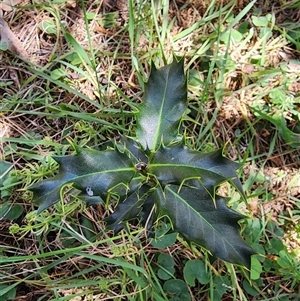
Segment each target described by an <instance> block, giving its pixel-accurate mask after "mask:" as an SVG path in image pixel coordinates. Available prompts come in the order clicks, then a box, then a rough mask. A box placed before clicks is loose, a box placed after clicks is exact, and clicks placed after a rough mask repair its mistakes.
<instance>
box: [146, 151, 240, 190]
mask: <svg viewBox="0 0 300 301" xmlns="http://www.w3.org/2000/svg"><path fill="white" fill-rule="evenodd" d="M238 167H240V165H239V164H237V163H235V162H232V161H230V160H228V159H227V158H225V157H224V156H222V150H221V149H220V150H217V151H215V152H211V153H200V152H198V151H192V150H189V149H188V148H187V147H186V146H182V145H174V146H171V147H161V148H160V149H159V150H158V151H157V152H156V153H155V154H154V156H153V158H152V160H151V162H150V164H149V167H148V170H149V172H150V173H151V174H154V175H155V176H156V177H157V179H158V180H159V181H160V182H161V183H162V184H167V183H172V184H178V185H180V184H181V183H182V182H183V181H185V180H187V179H191V178H194V179H199V181H200V183H201V184H202V185H203V186H204V187H206V188H207V189H209V187H211V189H212V190H214V188H215V186H217V185H219V184H221V183H222V182H225V181H228V180H231V181H232V183H233V184H234V185H235V186H236V187H237V189H238V190H239V192H240V193H241V194H242V195H243V188H242V185H241V183H240V181H239V179H238V178H237V176H236V169H237V168H238ZM210 192H211V193H213V191H210Z"/></svg>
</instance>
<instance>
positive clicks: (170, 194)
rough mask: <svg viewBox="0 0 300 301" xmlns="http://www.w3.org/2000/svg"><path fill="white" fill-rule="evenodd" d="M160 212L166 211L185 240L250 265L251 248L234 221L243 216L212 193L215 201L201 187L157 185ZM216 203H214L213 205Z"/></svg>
mask: <svg viewBox="0 0 300 301" xmlns="http://www.w3.org/2000/svg"><path fill="white" fill-rule="evenodd" d="M156 193H157V202H158V206H159V209H160V212H161V214H162V215H167V216H168V217H169V218H170V220H171V222H172V224H173V227H174V230H176V231H178V232H179V233H180V234H181V235H182V236H183V237H184V238H185V239H186V240H187V241H191V242H194V243H196V244H198V245H200V246H203V247H204V248H206V249H207V250H210V251H211V253H212V254H213V255H215V256H217V257H219V258H221V259H223V260H225V261H228V262H232V263H237V264H240V265H245V266H248V267H249V266H250V256H251V255H252V254H253V250H252V249H251V248H250V247H249V246H248V245H247V244H246V243H245V242H244V241H243V240H242V238H241V236H240V233H239V224H238V221H239V220H240V219H241V218H242V217H243V216H242V215H240V214H239V213H237V212H235V211H233V210H231V209H229V208H228V207H227V206H226V199H224V198H222V197H219V196H216V200H215V203H214V202H213V201H212V199H211V195H210V194H209V193H208V192H207V190H206V189H205V188H202V187H201V186H200V187H198V188H188V187H181V189H180V190H179V188H178V186H177V185H167V186H166V187H165V189H164V190H162V189H157V190H156ZM215 205H216V206H215Z"/></svg>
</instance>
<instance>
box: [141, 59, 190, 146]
mask: <svg viewBox="0 0 300 301" xmlns="http://www.w3.org/2000/svg"><path fill="white" fill-rule="evenodd" d="M183 63H184V60H183V59H181V61H179V62H177V61H176V60H175V59H174V60H173V63H171V64H170V65H167V66H165V67H163V68H161V69H156V68H155V66H152V72H151V75H150V77H149V80H148V82H147V84H146V85H145V95H144V101H143V102H142V103H141V104H140V105H139V107H138V110H139V113H138V114H137V132H136V134H137V140H138V142H139V143H140V144H141V145H142V147H143V149H144V150H148V149H149V150H150V151H155V150H157V149H158V147H159V146H160V145H161V143H163V144H164V145H169V144H170V143H172V142H174V141H178V140H181V137H180V136H179V126H180V122H181V118H182V116H183V114H184V112H185V110H186V108H187V82H186V77H185V75H184V69H183Z"/></svg>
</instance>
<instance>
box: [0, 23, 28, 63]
mask: <svg viewBox="0 0 300 301" xmlns="http://www.w3.org/2000/svg"><path fill="white" fill-rule="evenodd" d="M0 43H1V44H2V43H6V44H7V49H8V50H9V51H11V52H13V53H15V54H18V55H20V56H22V57H23V58H26V59H29V56H28V53H27V52H26V50H25V49H24V47H23V45H22V43H21V42H20V41H19V39H18V38H17V37H16V36H15V34H14V33H13V32H12V31H11V30H10V28H9V26H8V25H7V23H6V22H5V21H4V20H3V19H2V18H1V17H0Z"/></svg>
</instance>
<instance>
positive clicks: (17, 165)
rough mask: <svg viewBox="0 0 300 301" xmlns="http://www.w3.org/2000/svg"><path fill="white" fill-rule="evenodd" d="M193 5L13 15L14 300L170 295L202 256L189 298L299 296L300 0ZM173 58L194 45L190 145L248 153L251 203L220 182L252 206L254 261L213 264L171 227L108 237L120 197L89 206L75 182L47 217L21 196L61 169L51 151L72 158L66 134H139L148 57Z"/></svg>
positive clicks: (4, 255)
mask: <svg viewBox="0 0 300 301" xmlns="http://www.w3.org/2000/svg"><path fill="white" fill-rule="evenodd" d="M196 4H197V1H195V6H196ZM195 6H189V5H187V4H184V5H180V1H178V3H177V4H175V1H167V0H159V1H151V2H150V1H149V2H148V1H133V0H129V1H128V9H127V8H126V7H125V6H124V7H120V9H119V10H118V11H107V10H103V8H101V7H100V6H99V4H97V3H96V1H90V2H89V3H87V4H86V3H85V2H84V1H80V2H79V3H77V8H76V9H75V10H74V9H71V8H68V7H67V5H66V4H64V3H57V4H55V3H52V2H46V3H39V4H32V5H27V6H20V7H18V8H17V9H16V11H15V12H11V13H6V14H5V15H4V17H5V19H6V20H10V21H9V25H10V26H11V28H12V29H13V31H14V32H15V33H16V34H17V35H18V36H19V37H21V39H22V42H23V44H24V46H25V49H26V50H27V52H28V53H29V54H30V58H31V62H26V61H22V60H21V59H19V58H17V57H15V56H14V55H12V54H9V53H7V52H1V53H0V56H1V63H0V69H1V81H0V104H1V106H0V108H1V115H0V118H1V119H0V134H1V140H2V141H1V145H0V147H1V151H2V152H1V159H2V160H3V161H6V163H1V166H0V168H1V173H2V174H3V175H2V177H1V179H0V190H1V207H0V216H1V224H0V227H1V231H0V265H1V271H0V279H1V281H0V288H1V290H0V296H1V298H2V299H3V300H72V301H73V300H111V299H116V300H168V299H170V298H171V297H172V296H174V294H175V292H174V291H172V290H173V289H174V288H173V287H172V285H171V282H168V281H170V280H172V279H177V280H181V281H183V282H185V283H186V282H187V278H186V277H187V274H185V272H184V271H185V269H184V268H185V267H186V265H187V263H188V262H189V261H191V260H195V259H197V260H200V261H201V264H203V265H204V267H205V271H206V272H207V274H205V275H207V277H208V278H207V279H208V280H207V281H206V280H205V279H204V278H205V277H204V276H205V275H202V274H201V275H198V274H197V275H196V276H195V278H196V279H198V280H196V281H195V284H194V285H189V286H188V293H189V294H190V295H191V299H192V300H207V298H210V299H211V300H214V301H218V300H253V301H254V300H260V301H263V300H264V301H267V300H273V301H274V300H278V301H285V300H297V298H298V296H299V294H300V287H299V283H300V255H299V252H300V251H299V250H300V242H299V239H300V229H299V216H300V203H299V200H298V198H299V187H300V184H299V175H298V168H299V151H298V147H299V113H298V112H299V101H300V98H299V85H297V82H298V81H299V70H300V68H299V66H300V63H299V37H298V36H297V31H295V24H296V23H295V22H296V21H295V20H296V17H297V16H296V15H297V11H296V10H297V9H298V8H299V6H300V4H299V1H285V2H284V3H281V2H278V3H277V2H276V3H274V8H273V10H272V11H271V8H270V7H265V6H263V5H260V3H259V2H258V1H251V2H250V1H249V2H247V3H242V5H241V6H239V5H238V4H237V3H236V2H235V1H229V2H226V4H224V5H223V6H221V5H219V4H218V1H212V2H211V3H210V5H208V6H206V7H196V8H195ZM286 13H288V16H289V18H286V17H285V16H286ZM33 14H36V17H35V18H36V19H34V18H33ZM72 14H73V15H72ZM284 18H285V19H284ZM35 20H39V21H35ZM45 22H47V23H45ZM146 29H147V30H146ZM173 54H175V55H177V56H185V60H186V64H185V66H186V70H187V71H188V88H189V100H190V102H189V111H188V112H187V114H186V117H185V122H184V128H185V132H186V136H187V143H188V145H189V146H190V147H192V148H194V149H197V150H201V151H211V150H213V149H216V148H218V147H221V146H223V145H224V144H225V145H226V147H225V152H226V154H227V155H228V156H229V157H230V158H231V159H234V160H238V161H240V162H243V163H244V167H243V168H242V169H241V170H240V177H241V179H242V182H243V185H244V189H245V192H246V195H247V201H248V206H245V204H244V203H243V202H242V201H241V200H240V198H239V197H238V194H237V193H236V191H233V190H229V189H230V188H228V187H221V188H220V191H221V192H222V193H225V194H226V195H228V196H230V201H229V205H230V206H231V207H232V208H233V209H235V210H237V211H239V212H241V213H243V214H245V215H246V217H247V219H245V220H243V222H242V224H241V226H242V229H243V237H244V238H245V239H246V240H247V242H248V243H249V244H250V245H251V246H252V247H253V248H254V249H255V250H256V251H257V252H258V255H256V256H255V259H254V260H253V263H252V269H251V271H249V272H248V271H245V270H244V269H243V268H241V267H238V266H233V265H231V264H227V263H224V262H221V261H217V262H215V263H213V264H212V263H211V262H210V260H209V256H208V253H207V252H205V251H204V250H200V249H199V248H195V247H190V246H188V245H186V244H185V243H184V242H183V241H181V239H180V238H178V240H177V241H176V242H175V243H172V242H173V241H172V239H173V238H172V237H170V236H168V235H163V233H165V232H166V231H165V228H164V225H161V227H160V228H159V230H160V231H157V233H156V236H157V237H160V239H159V241H160V243H161V244H162V245H164V248H161V247H162V245H158V246H157V245H156V246H154V244H153V243H149V241H148V240H146V237H145V233H144V230H143V229H140V228H138V227H132V228H131V229H130V230H129V232H128V233H125V232H121V234H120V235H117V236H113V235H112V233H110V232H108V231H107V230H105V225H104V223H103V222H102V220H103V218H104V217H105V216H107V214H108V213H109V212H111V211H112V210H113V208H112V207H108V208H103V207H101V206H95V207H91V208H86V207H85V206H84V204H83V202H82V201H81V200H79V199H78V198H76V197H74V196H72V193H71V194H68V197H66V196H65V195H63V194H62V197H61V200H60V202H59V203H58V204H56V205H55V206H54V208H51V209H49V210H47V211H44V212H42V213H41V214H39V215H37V214H36V207H35V206H34V205H33V204H31V202H30V200H31V196H30V194H29V193H28V192H27V191H26V188H27V187H29V186H30V185H31V184H33V183H35V182H37V181H40V180H41V179H43V178H46V177H48V176H51V175H53V174H54V173H55V172H56V170H57V168H58V166H57V164H56V163H55V161H54V160H53V159H52V158H51V156H53V155H64V154H68V153H70V152H71V144H78V145H81V146H91V147H95V146H97V147H99V146H100V147H101V146H102V145H103V144H104V143H105V142H106V141H107V140H109V139H110V138H114V137H118V135H119V132H124V133H127V134H128V135H130V133H131V132H132V131H133V129H134V124H133V123H132V117H133V114H134V112H133V104H134V103H137V102H140V101H141V96H142V91H143V82H144V81H145V80H146V79H147V77H148V75H149V72H150V65H151V61H153V62H154V63H155V64H156V66H162V65H164V64H165V63H166V62H170V61H171V60H172V55H173ZM287 99H288V100H289V102H287V101H286V100H287ZM69 189H70V187H65V190H66V191H67V190H69ZM160 248H161V249H160ZM160 254H168V255H169V256H170V258H172V259H173V261H174V266H173V267H174V270H173V269H171V268H170V267H169V266H164V265H163V264H162V263H161V262H160V260H159V258H160V257H159V255H160ZM159 269H162V270H163V271H165V272H166V273H167V274H169V275H170V278H168V279H165V278H163V277H159V275H161V274H160V273H161V272H159ZM177 285H178V283H177ZM179 286H180V285H179ZM177 293H178V292H177ZM180 293H182V294H183V290H182V291H180V292H179V293H178V294H179V297H178V298H180V300H185V299H184V298H185V297H183V296H184V294H183V295H180ZM175 296H176V294H175ZM1 298H0V299H1ZM2 299H1V300H2ZM173 300H176V299H175V297H174V298H173ZM187 300H188V299H187Z"/></svg>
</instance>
